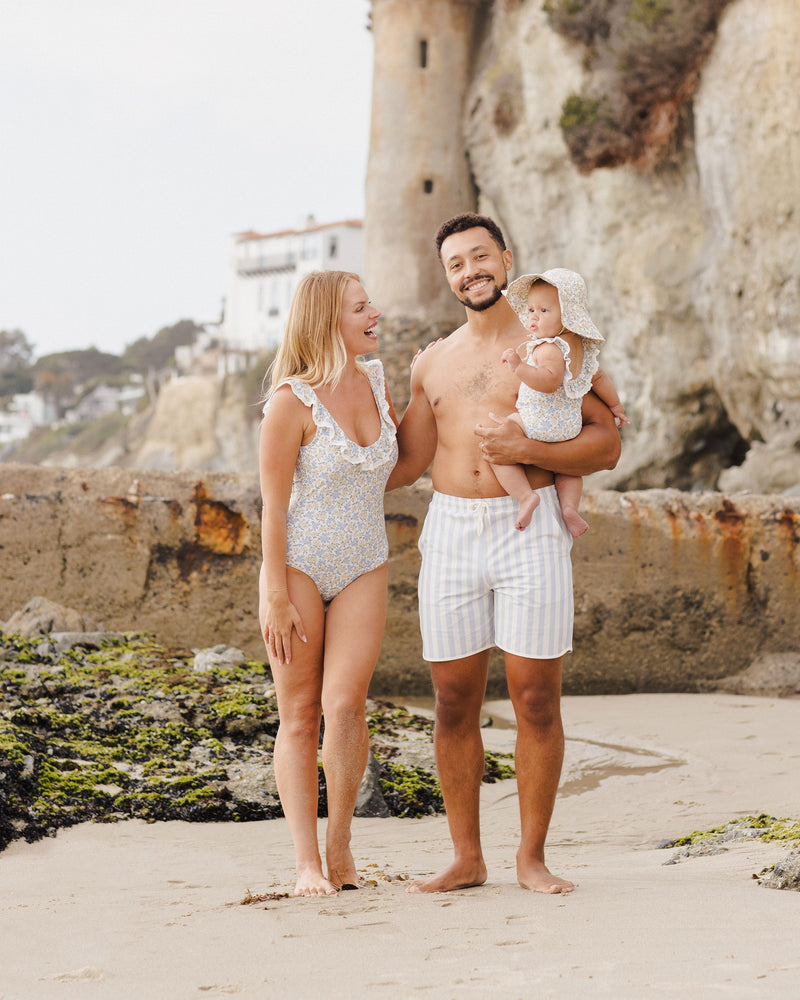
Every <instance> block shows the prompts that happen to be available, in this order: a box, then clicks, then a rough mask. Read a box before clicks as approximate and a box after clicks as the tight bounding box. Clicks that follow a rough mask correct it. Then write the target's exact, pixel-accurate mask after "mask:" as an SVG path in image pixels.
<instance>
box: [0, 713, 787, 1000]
mask: <svg viewBox="0 0 800 1000" xmlns="http://www.w3.org/2000/svg"><path fill="white" fill-rule="evenodd" d="M486 708H487V713H488V714H490V715H492V716H494V717H495V718H496V719H497V721H498V722H501V721H502V720H505V721H506V723H512V725H506V727H504V726H503V725H500V724H498V725H494V726H492V727H490V728H487V729H484V730H483V733H484V739H485V742H486V745H487V748H489V749H493V750H508V749H510V748H511V747H512V746H513V738H514V730H513V714H512V712H511V706H510V704H509V703H508V702H490V703H488V704H487V706H486ZM564 720H565V729H566V734H567V754H566V760H565V766H564V773H563V780H562V785H561V790H560V793H559V798H558V802H557V804H556V812H555V816H554V818H553V825H552V828H551V836H550V841H549V853H548V863H549V864H550V867H551V869H552V870H553V871H554V872H556V873H558V874H561V875H565V876H567V877H569V878H571V879H573V880H574V881H575V882H576V883H577V886H578V888H577V889H576V891H575V892H574V893H572V894H570V895H568V896H563V897H561V896H543V895H539V894H532V893H529V892H526V891H524V890H522V889H521V888H519V886H518V885H517V882H516V878H515V873H514V852H515V849H516V844H517V839H518V825H519V824H518V813H517V798H516V786H515V783H514V782H513V781H506V782H498V783H495V784H492V785H484V786H483V790H482V809H483V813H482V816H483V836H484V851H485V855H486V860H487V863H488V867H489V880H488V882H487V884H486V885H485V886H482V887H480V888H477V889H471V890H467V891H463V892H459V893H451V894H446V895H431V896H420V895H411V894H409V893H407V892H406V891H405V888H406V886H407V884H408V881H410V880H412V879H414V878H415V877H418V876H420V875H426V874H429V873H432V872H435V871H437V870H439V869H440V868H442V867H444V866H445V865H446V864H447V863H448V862H449V860H450V846H449V840H448V836H447V826H446V820H445V819H444V818H443V817H429V818H425V819H421V820H401V819H394V818H392V819H361V820H356V822H355V827H354V838H353V841H354V842H353V847H354V854H355V856H356V861H357V864H358V866H359V868H360V870H361V873H362V875H363V877H364V879H365V880H366V882H367V883H368V884H367V885H366V887H365V888H363V889H361V890H360V891H359V892H347V893H341V894H339V895H338V896H335V897H330V898H323V899H295V898H291V897H290V898H276V899H264V900H262V901H260V902H258V903H254V904H251V905H246V906H244V905H240V902H241V900H242V899H243V898H244V897H245V895H246V894H247V892H248V890H249V891H250V892H251V893H253V894H262V895H267V894H274V895H276V896H281V895H282V894H284V893H289V892H291V889H292V887H293V884H294V880H293V878H292V872H291V862H290V859H291V845H290V842H289V837H288V833H287V829H286V825H285V823H284V822H283V821H282V820H273V821H270V822H264V823H252V824H241V825H237V824H208V825H203V824H197V825H194V824H185V823H155V824H146V823H142V822H136V821H134V822H125V823H120V824H117V825H91V824H87V825H83V826H79V827H75V828H73V829H71V830H67V831H63V832H61V833H59V835H58V836H57V837H55V838H52V839H48V840H45V841H41V842H39V843H37V844H24V843H17V844H14V845H12V846H11V847H10V848H8V849H7V850H6V851H5V852H4V853H3V854H1V855H0V969H1V970H2V974H1V975H0V1000H38V998H50V997H53V998H64V1000H72V998H75V1000H86V998H98V1000H107V998H108V1000H110V998H114V1000H144V998H149V997H156V998H161V997H164V998H170V1000H181V998H198V997H214V996H240V997H269V998H272V997H275V998H277V997H280V998H306V997H309V998H311V997H315V998H316V997H318V996H325V997H331V998H334V1000H336V998H340V997H341V998H353V997H368V998H386V1000H397V998H406V997H429V998H436V1000H439V998H460V997H470V998H485V997H487V996H496V997H503V998H528V997H536V998H542V997H556V998H566V1000H575V998H580V1000H583V998H585V997H613V998H615V1000H616V998H623V1000H625V998H630V1000H642V998H643V997H650V996H652V997H681V998H684V997H691V998H692V1000H697V998H705V997H708V998H711V997H715V998H716V997H719V996H727V997H733V998H737V1000H738V998H749V997H754V998H762V997H769V998H784V997H785V998H787V1000H789V998H791V1000H794V998H796V997H797V996H798V995H800V947H798V945H797V928H798V926H800V893H797V892H779V891H775V890H770V889H765V888H763V887H761V886H759V885H758V883H757V881H756V880H755V879H753V878H752V876H753V875H754V874H755V873H757V872H760V871H761V870H763V869H764V868H765V867H766V866H768V865H770V864H772V863H774V862H775V861H776V860H778V859H779V858H781V857H784V856H786V854H787V853H788V851H789V846H788V845H786V844H782V843H762V842H752V841H747V842H739V843H732V844H730V845H729V846H728V849H727V850H726V851H724V852H723V853H720V854H714V855H710V856H706V857H691V858H680V859H678V860H677V863H674V864H668V863H667V862H669V861H670V860H672V859H673V858H674V857H675V855H676V852H675V851H674V850H663V849H657V847H656V845H657V844H658V843H659V841H661V840H662V839H664V838H670V837H677V836H681V835H685V834H688V833H690V832H692V831H693V830H698V829H708V828H710V827H713V826H719V825H722V824H724V823H725V822H727V821H728V820H731V819H734V818H736V817H739V816H742V815H746V814H752V813H760V812H766V813H770V814H771V815H774V816H787V817H794V818H796V819H797V818H800V783H799V782H798V780H797V776H798V772H800V700H787V701H776V700H770V699H760V698H753V697H737V696H732V695H631V696H627V697H618V696H614V697H588V698H566V699H565V700H564ZM321 831H322V825H321Z"/></svg>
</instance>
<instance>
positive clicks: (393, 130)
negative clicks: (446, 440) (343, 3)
mask: <svg viewBox="0 0 800 1000" xmlns="http://www.w3.org/2000/svg"><path fill="white" fill-rule="evenodd" d="M489 3H490V0H372V30H373V33H374V36H375V50H374V71H373V82H372V122H371V132H370V150H369V163H368V167H367V183H366V217H365V224H364V242H365V266H366V275H365V279H366V287H367V290H368V292H369V295H370V297H371V298H372V300H373V301H374V302H375V304H376V305H377V306H378V308H379V309H381V310H382V311H383V312H384V314H385V315H386V316H387V317H391V318H395V317H396V318H401V317H402V318H408V319H413V320H416V321H425V322H450V321H455V320H457V319H458V318H459V317H463V310H462V309H461V307H459V306H458V303H457V302H456V301H455V299H454V298H453V295H452V293H451V292H450V290H449V288H448V287H447V285H446V284H445V281H444V278H443V275H442V271H441V265H440V264H439V261H438V259H437V256H436V249H435V247H434V244H433V237H434V235H435V233H436V231H437V229H438V228H439V226H440V225H441V223H442V222H444V221H445V219H447V218H449V217H450V216H453V215H458V214H459V213H460V212H470V211H474V209H475V203H476V197H475V189H474V184H473V181H472V177H471V174H470V169H469V163H468V161H467V153H466V147H465V143H464V130H463V121H464V99H465V95H466V92H467V88H468V86H469V83H470V79H471V73H472V61H473V54H474V50H475V47H476V40H477V38H478V36H479V35H480V34H481V31H480V28H481V21H482V15H483V14H484V12H485V11H486V9H487V8H488V6H489Z"/></svg>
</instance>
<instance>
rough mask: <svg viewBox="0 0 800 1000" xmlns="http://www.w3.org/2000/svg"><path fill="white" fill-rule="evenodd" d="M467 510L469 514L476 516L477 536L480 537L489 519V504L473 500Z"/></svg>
mask: <svg viewBox="0 0 800 1000" xmlns="http://www.w3.org/2000/svg"><path fill="white" fill-rule="evenodd" d="M469 509H470V513H471V514H477V515H478V534H479V535H482V534H483V529H484V527H485V526H486V522H487V520H488V517H489V504H488V503H486V501H485V500H473V501H472V504H471V505H470V508H469Z"/></svg>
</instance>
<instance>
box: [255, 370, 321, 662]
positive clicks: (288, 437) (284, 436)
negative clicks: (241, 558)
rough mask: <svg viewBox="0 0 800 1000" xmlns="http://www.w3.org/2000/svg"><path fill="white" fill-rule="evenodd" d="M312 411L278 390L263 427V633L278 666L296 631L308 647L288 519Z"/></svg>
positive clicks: (289, 651) (288, 391) (284, 390)
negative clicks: (291, 569) (290, 557)
mask: <svg viewBox="0 0 800 1000" xmlns="http://www.w3.org/2000/svg"><path fill="white" fill-rule="evenodd" d="M308 420H309V411H308V408H307V407H306V406H304V405H303V404H302V403H301V402H300V400H299V399H297V397H296V396H295V395H294V393H293V392H292V390H291V389H290V388H289V387H288V386H285V387H282V388H280V389H278V390H277V392H276V393H275V395H274V396H273V397H272V400H271V402H270V406H269V409H268V411H267V413H266V416H265V417H264V420H263V421H262V423H261V433H260V438H259V474H260V479H261V499H262V501H263V505H264V506H263V509H262V512H261V551H262V556H263V560H264V576H265V580H266V583H265V589H264V592H263V594H262V595H261V597H262V601H263V606H262V612H263V614H262V628H263V631H264V642H265V644H266V647H267V650H268V651H269V653H270V654H271V655H272V656H273V657H274V658H275V659H276V660H277V661H278V662H279V663H289V662H290V661H291V658H292V630H293V629H294V630H295V631H296V632H297V634H298V636H299V637H300V638H301V639H302V640H303V641H305V632H304V630H303V623H302V621H301V620H300V615H299V613H298V611H297V609H296V608H295V606H294V605H293V604H292V603H291V601H290V600H289V589H288V586H287V581H286V516H287V513H288V511H289V500H290V498H291V495H292V480H293V479H294V469H295V465H296V464H297V456H298V455H299V453H300V446H301V445H302V443H303V437H304V434H305V433H306V431H307V422H308Z"/></svg>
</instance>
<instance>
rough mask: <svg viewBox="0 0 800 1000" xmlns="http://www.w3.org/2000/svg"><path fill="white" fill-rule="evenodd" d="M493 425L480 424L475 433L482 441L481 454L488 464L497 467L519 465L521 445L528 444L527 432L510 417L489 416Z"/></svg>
mask: <svg viewBox="0 0 800 1000" xmlns="http://www.w3.org/2000/svg"><path fill="white" fill-rule="evenodd" d="M489 419H490V420H492V421H493V424H492V425H488V426H487V425H486V424H478V425H477V427H476V428H475V433H476V434H477V435H478V437H479V438H480V439H481V453H482V455H483V457H484V458H485V459H486V461H487V462H493V463H494V464H495V465H517V464H518V463H519V462H520V461H521V459H520V445H521V444H522V443H523V442H527V440H528V439H527V437H525V432H524V431H523V429H522V428H521V427H520V425H519V424H518V423H517V422H516V421H515V420H512V419H511V417H510V416H508V417H504V418H502V419H501V418H500V417H496V416H495V415H494V414H493V413H490V414H489Z"/></svg>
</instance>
